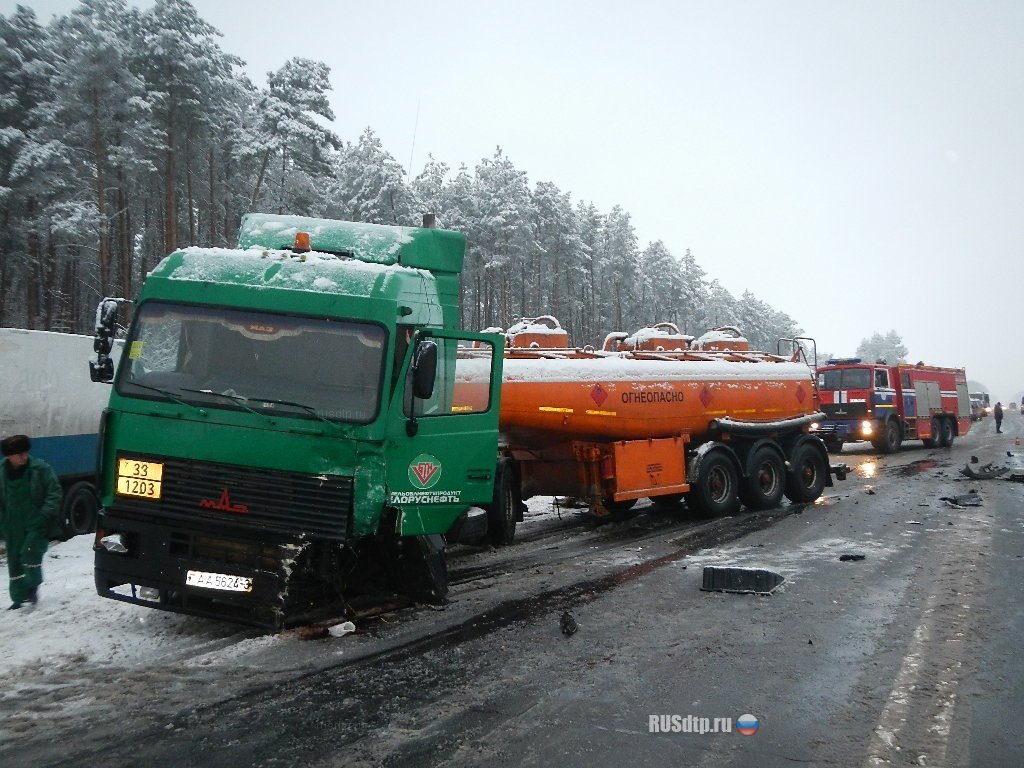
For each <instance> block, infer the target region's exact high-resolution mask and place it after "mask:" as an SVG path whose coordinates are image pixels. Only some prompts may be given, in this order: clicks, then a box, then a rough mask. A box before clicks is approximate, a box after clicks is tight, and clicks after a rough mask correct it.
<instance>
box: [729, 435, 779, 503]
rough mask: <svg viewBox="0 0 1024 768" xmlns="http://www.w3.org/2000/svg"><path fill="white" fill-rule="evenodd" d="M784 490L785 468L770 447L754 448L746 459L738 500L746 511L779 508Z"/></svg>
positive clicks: (776, 453) (776, 452)
mask: <svg viewBox="0 0 1024 768" xmlns="http://www.w3.org/2000/svg"><path fill="white" fill-rule="evenodd" d="M785 490H786V466H785V463H784V462H783V460H782V455H781V454H780V453H779V451H777V450H775V449H774V448H773V447H772V446H770V445H762V446H760V447H758V448H755V449H754V451H753V453H751V454H750V457H749V458H748V459H747V476H746V477H744V478H743V479H742V480H740V500H741V501H742V502H743V503H744V504H745V505H746V506H747V508H748V509H771V508H772V507H777V506H779V502H780V501H782V494H783V493H784V492H785Z"/></svg>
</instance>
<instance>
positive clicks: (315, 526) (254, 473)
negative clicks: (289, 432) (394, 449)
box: [114, 454, 353, 540]
mask: <svg viewBox="0 0 1024 768" xmlns="http://www.w3.org/2000/svg"><path fill="white" fill-rule="evenodd" d="M132 458H140V459H146V460H148V461H157V462H161V463H162V464H163V465H164V474H163V484H162V488H161V497H160V500H159V501H145V500H142V499H133V498H126V497H124V496H115V497H114V498H115V503H114V507H115V509H117V510H119V511H125V512H141V513H145V514H146V515H147V516H151V515H154V514H157V515H159V516H161V517H164V518H174V519H179V520H189V521H206V522H210V523H213V524H218V525H229V526H232V527H236V526H237V527H243V528H248V529H254V530H266V531H272V532H275V533H281V534H286V535H289V536H296V535H299V536H308V537H310V538H315V539H334V540H344V539H346V538H347V537H348V535H349V526H350V522H351V517H352V486H353V483H352V478H350V477H340V476H338V475H304V474H298V473H292V472H280V471H276V470H269V469H253V468H251V467H236V466H231V465H227V464H211V463H207V462H200V461H191V460H188V459H177V458H168V457H166V456H153V457H145V456H138V455H136V454H133V455H132Z"/></svg>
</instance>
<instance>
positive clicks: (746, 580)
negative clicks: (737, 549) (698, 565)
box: [701, 565, 786, 595]
mask: <svg viewBox="0 0 1024 768" xmlns="http://www.w3.org/2000/svg"><path fill="white" fill-rule="evenodd" d="M785 580H786V577H785V576H783V575H782V574H780V573H775V571H769V570H768V569H766V568H740V567H738V566H725V565H706V566H704V583H703V584H702V585H701V589H702V590H703V591H705V592H735V593H738V594H753V595H770V594H771V593H772V592H774V591H775V589H776V587H778V586H779V585H780V584H781V583H782V582H784V581H785Z"/></svg>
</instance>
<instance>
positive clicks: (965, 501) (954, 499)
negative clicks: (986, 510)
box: [939, 491, 981, 509]
mask: <svg viewBox="0 0 1024 768" xmlns="http://www.w3.org/2000/svg"><path fill="white" fill-rule="evenodd" d="M939 501H944V502H946V505H947V506H950V507H953V508H954V509H963V508H964V507H980V506H981V496H979V495H978V492H977V491H971V492H970V493H965V494H961V495H960V496H940V497H939Z"/></svg>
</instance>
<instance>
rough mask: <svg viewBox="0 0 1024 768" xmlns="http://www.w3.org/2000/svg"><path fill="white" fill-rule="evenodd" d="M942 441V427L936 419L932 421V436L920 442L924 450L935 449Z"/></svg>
mask: <svg viewBox="0 0 1024 768" xmlns="http://www.w3.org/2000/svg"><path fill="white" fill-rule="evenodd" d="M941 441H942V425H941V424H939V420H938V419H932V436H931V437H926V438H924V439H922V440H921V442H922V443H924V447H925V448H937V447H939V445H941Z"/></svg>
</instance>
